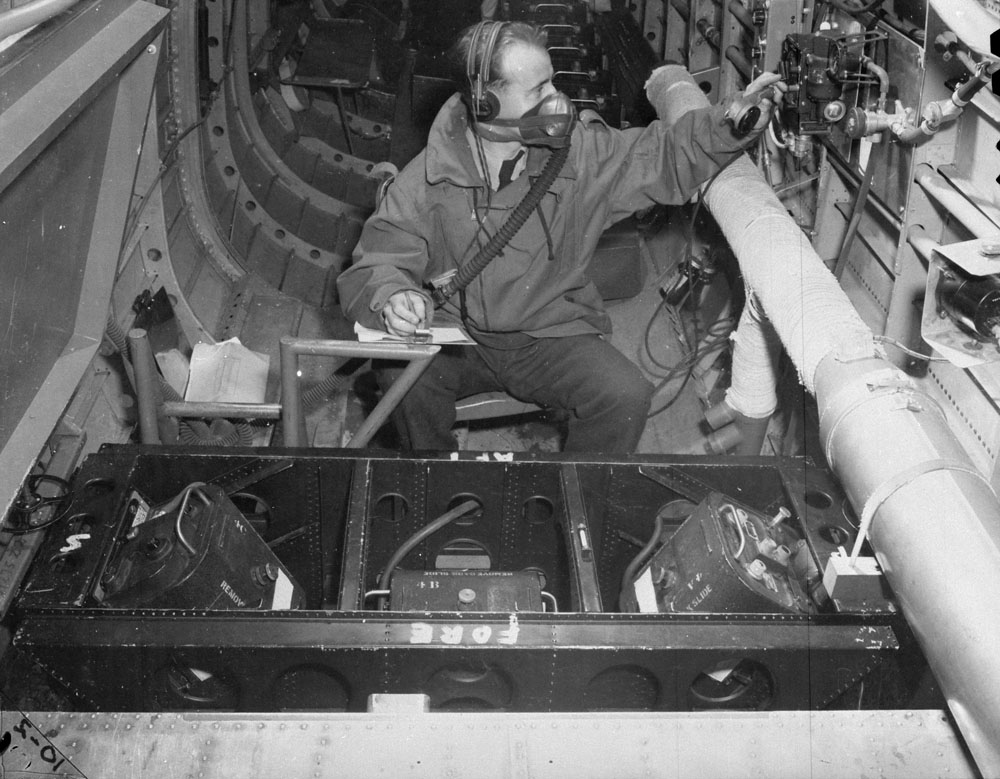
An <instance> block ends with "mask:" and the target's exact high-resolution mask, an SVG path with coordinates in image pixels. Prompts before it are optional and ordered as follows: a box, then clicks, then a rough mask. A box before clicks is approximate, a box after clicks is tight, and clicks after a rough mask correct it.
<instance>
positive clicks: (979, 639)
mask: <svg viewBox="0 0 1000 779" xmlns="http://www.w3.org/2000/svg"><path fill="white" fill-rule="evenodd" d="M646 91H647V95H648V97H649V99H650V102H651V103H652V105H653V106H654V108H656V110H657V113H658V115H659V116H660V117H661V119H662V120H663V121H665V122H667V123H673V122H674V121H676V120H677V118H678V117H679V116H681V115H682V114H683V113H685V112H686V111H688V110H691V109H692V108H696V107H700V106H705V105H707V104H708V102H707V100H706V98H705V97H704V95H703V94H702V93H701V91H700V90H699V89H698V87H697V86H696V85H695V83H694V81H693V79H692V78H691V76H690V74H689V73H688V72H687V71H686V70H684V69H683V68H682V67H679V66H671V65H668V66H665V67H662V68H659V69H657V70H656V71H655V72H654V73H653V75H652V76H651V77H650V80H649V81H648V82H647V85H646ZM705 203H706V205H707V206H708V208H709V210H710V211H711V212H712V214H713V216H714V217H715V219H716V221H717V222H718V224H719V226H720V227H721V229H722V231H723V233H724V234H725V236H726V239H727V240H728V241H729V243H730V245H731V247H732V249H733V251H734V252H735V254H736V257H737V259H738V260H739V264H740V268H741V270H742V272H743V276H744V279H745V281H746V283H747V284H748V285H749V287H750V288H751V289H752V290H753V293H754V294H755V295H756V296H757V297H758V298H759V300H760V303H761V305H762V307H763V309H764V313H765V314H766V315H767V317H768V318H769V319H770V321H771V323H772V324H773V325H774V329H775V331H776V332H777V334H778V336H779V337H780V339H781V342H782V344H783V345H784V347H785V350H786V351H787V353H788V355H789V357H790V358H791V360H792V361H793V363H794V364H795V366H796V368H797V369H798V372H799V376H800V378H801V380H802V383H803V384H804V385H805V387H806V388H807V389H808V390H809V391H810V392H813V393H814V394H815V395H816V400H817V404H818V406H819V411H820V432H821V435H822V438H823V443H824V448H825V453H826V456H827V458H828V461H829V463H830V465H831V467H832V468H833V470H834V471H835V472H836V473H837V475H838V476H839V478H840V480H841V482H842V484H843V486H844V489H845V491H846V492H847V494H848V496H849V498H850V500H851V503H852V505H853V506H854V507H855V508H856V509H857V510H858V512H859V515H860V516H861V519H862V522H863V523H864V522H870V535H869V539H870V541H871V544H872V547H873V548H874V549H875V552H876V556H877V557H878V560H879V563H880V564H881V566H882V570H883V571H884V573H885V575H886V577H887V579H888V580H889V582H890V584H891V585H892V587H893V590H894V591H895V593H896V596H897V598H898V600H899V602H900V604H901V605H902V608H903V611H904V613H905V615H906V618H907V621H908V622H909V624H910V625H911V626H912V628H913V630H914V632H915V634H916V636H917V638H918V640H919V641H920V644H921V647H922V648H923V650H924V653H925V655H926V656H927V659H928V662H929V663H930V665H931V668H932V669H933V670H934V673H935V675H936V677H937V680H938V681H939V683H940V684H941V688H942V690H943V692H944V694H945V696H946V697H947V700H948V704H949V707H950V709H951V712H952V714H953V715H954V717H955V719H956V721H957V723H958V725H959V727H960V729H961V731H962V733H963V735H964V736H965V739H966V742H967V744H968V746H969V748H970V750H971V752H972V754H973V756H974V758H975V759H976V761H977V763H978V766H979V768H980V770H981V771H982V772H983V775H984V776H1000V655H998V654H997V653H996V649H995V648H996V647H997V646H1000V619H998V618H997V609H996V604H997V603H1000V503H998V501H997V497H996V494H995V493H994V491H993V489H992V488H991V486H990V484H989V483H988V482H987V481H986V480H985V479H984V478H983V477H982V475H981V474H979V473H978V471H977V470H976V468H975V467H974V465H973V464H972V462H971V460H970V458H969V456H968V454H967V453H966V452H965V450H964V449H963V448H962V447H961V445H960V444H959V442H958V441H957V439H956V438H955V436H954V435H953V434H952V433H951V430H950V429H949V424H948V420H947V419H946V417H945V415H944V413H943V411H942V410H941V409H940V407H939V406H938V405H937V403H936V402H935V401H934V400H933V399H931V398H930V397H929V396H927V395H926V394H924V393H922V392H921V391H920V390H919V388H918V387H917V386H916V383H915V382H914V381H913V380H912V379H911V378H910V377H909V376H907V375H906V374H905V373H903V372H902V371H900V370H899V369H898V368H896V367H895V366H894V365H893V364H892V363H890V362H889V361H887V360H885V359H883V358H881V357H880V356H878V355H877V353H876V349H875V345H874V339H873V336H872V333H871V331H870V330H869V328H868V327H867V326H866V325H865V324H864V322H863V321H862V320H861V318H860V316H859V315H858V314H857V313H856V311H855V310H854V308H853V307H852V306H851V304H850V301H849V300H848V298H847V296H846V294H845V293H844V292H843V290H842V289H841V288H840V287H839V286H838V285H837V283H836V281H835V279H834V277H833V275H832V274H831V273H830V272H829V270H828V269H827V268H826V266H825V265H824V264H823V262H822V260H821V259H820V258H819V256H818V255H817V254H816V252H815V250H814V249H813V247H812V245H811V244H810V243H809V241H808V240H806V238H805V236H804V235H803V234H802V231H801V230H800V229H799V228H798V226H797V225H796V224H795V223H794V221H793V220H792V219H791V218H790V217H789V216H788V215H787V213H786V212H785V209H784V208H783V207H782V205H781V203H780V202H779V201H778V199H777V197H776V196H775V195H774V193H773V192H772V191H771V188H770V187H769V186H768V185H767V183H766V182H765V181H764V179H763V177H762V176H761V175H760V174H759V173H758V171H757V169H756V168H755V167H754V166H753V165H752V164H751V163H750V161H749V160H747V159H746V158H743V159H739V160H737V161H736V162H734V163H733V164H731V165H730V166H729V167H728V168H726V169H725V170H724V171H723V172H722V173H721V174H720V175H719V176H718V178H717V179H716V180H715V182H714V183H713V184H712V186H711V187H710V188H709V190H708V192H707V193H705ZM760 358H761V359H764V355H760Z"/></svg>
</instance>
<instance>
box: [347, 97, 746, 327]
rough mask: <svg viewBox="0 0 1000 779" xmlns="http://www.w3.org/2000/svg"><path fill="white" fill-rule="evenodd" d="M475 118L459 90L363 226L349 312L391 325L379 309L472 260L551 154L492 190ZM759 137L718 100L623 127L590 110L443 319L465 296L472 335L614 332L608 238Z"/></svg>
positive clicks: (454, 315) (689, 192) (456, 316)
mask: <svg viewBox="0 0 1000 779" xmlns="http://www.w3.org/2000/svg"><path fill="white" fill-rule="evenodd" d="M467 126H468V115H467V112H466V109H465V107H464V104H463V103H462V102H461V99H460V96H459V95H457V94H456V95H453V96H452V97H451V98H450V99H449V100H448V101H447V102H446V103H445V105H444V106H443V107H442V108H441V110H440V112H439V113H438V115H437V117H436V118H435V120H434V122H433V125H432V126H431V130H430V133H429V137H428V143H427V146H426V148H425V149H424V150H423V151H422V152H421V153H420V154H418V155H417V156H416V157H415V158H414V159H413V160H412V161H411V162H410V163H409V164H408V165H407V166H406V167H405V168H404V169H403V170H402V171H400V173H399V174H398V175H397V176H396V178H395V180H394V181H393V182H392V184H391V185H390V186H389V187H388V188H387V191H386V193H385V196H384V198H383V199H382V202H381V203H380V204H379V206H378V208H377V209H376V211H375V213H374V214H373V215H372V216H371V217H370V218H369V219H368V220H367V222H366V223H365V226H364V228H363V230H362V233H361V237H360V240H359V241H358V244H357V247H356V248H355V250H354V256H353V264H352V265H351V266H350V267H349V268H347V269H346V270H344V271H343V272H342V273H341V274H340V276H339V277H338V278H337V287H338V292H339V295H340V303H341V307H342V308H343V311H344V313H345V314H346V315H347V316H348V317H349V318H350V319H352V320H354V321H357V322H360V323H361V324H362V325H365V326H367V327H372V328H377V329H382V328H383V327H384V325H383V323H382V320H381V311H382V308H383V307H384V306H385V304H386V301H387V300H388V299H389V297H390V296H392V295H393V294H394V293H396V292H399V291H401V290H408V289H410V290H418V291H420V292H422V293H423V294H424V295H428V287H427V284H428V282H429V281H430V280H431V279H433V278H435V277H437V276H439V275H441V274H443V273H445V272H446V271H448V270H451V269H455V268H457V267H459V266H461V265H462V264H463V263H465V262H468V261H469V260H470V259H471V258H472V257H473V256H474V255H475V254H476V252H477V251H478V250H479V248H480V247H481V246H482V245H484V244H485V243H486V242H487V241H488V240H489V238H490V236H491V235H493V234H494V233H495V232H496V231H497V230H498V229H499V228H500V226H501V225H502V224H503V223H504V221H505V219H506V218H507V217H508V216H509V214H510V212H511V211H512V210H513V209H514V208H515V207H516V206H517V204H518V203H520V202H521V200H522V199H523V198H524V197H525V195H526V194H527V192H528V190H529V188H530V182H531V181H533V180H534V179H535V178H536V177H537V176H538V175H539V173H540V172H541V170H542V168H543V167H544V165H545V162H546V160H547V159H548V157H549V155H550V154H552V151H551V150H550V149H548V148H545V147H537V146H536V147H530V148H529V151H528V157H527V162H526V167H525V170H524V173H523V174H522V175H521V176H520V177H519V178H518V179H517V180H516V181H514V182H512V183H511V184H509V185H508V186H506V187H504V188H503V189H501V190H500V191H499V192H489V190H488V187H487V185H486V183H485V182H484V181H483V179H482V177H481V176H480V174H479V172H478V169H477V167H476V164H475V161H474V159H473V154H474V153H475V151H474V149H473V148H472V147H471V146H470V144H469V141H468V140H467V135H466V128H467ZM750 143H752V139H742V140H741V139H738V138H737V137H736V136H735V135H734V134H733V132H732V130H731V126H730V125H729V123H728V122H726V121H725V119H724V118H723V107H721V106H711V107H706V108H703V109H696V110H693V111H689V112H687V113H686V114H684V115H683V116H681V118H680V119H679V120H678V121H677V122H676V124H674V125H672V126H671V127H667V126H665V125H664V124H663V123H661V122H660V121H654V122H652V123H651V124H649V125H648V126H646V127H636V128H628V129H624V130H619V129H615V128H611V127H608V126H607V125H605V124H604V123H603V121H601V120H600V119H599V117H598V116H597V114H595V113H593V112H589V111H585V112H584V113H583V114H582V115H581V119H580V121H578V122H577V123H576V125H575V126H574V128H573V131H572V137H571V145H570V153H569V158H568V159H567V161H566V163H565V165H564V166H563V168H562V170H561V171H560V173H559V175H558V176H557V177H556V180H555V181H554V182H553V184H552V185H551V186H550V187H549V189H548V191H547V192H546V193H545V194H544V195H543V197H542V200H541V202H540V203H539V205H538V207H537V208H536V209H535V210H534V212H532V213H531V214H530V216H529V217H528V220H527V221H526V223H525V224H524V225H523V226H522V227H521V229H520V230H519V231H518V232H517V234H516V235H514V237H513V238H512V239H511V241H510V242H509V243H508V244H507V245H506V246H505V247H504V248H503V250H502V252H501V254H500V255H499V256H497V257H496V258H494V259H493V261H492V262H491V263H490V264H489V265H488V266H487V267H486V269H485V270H484V271H483V272H482V273H480V274H479V276H478V277H476V278H475V279H474V280H473V281H472V282H471V283H470V284H469V286H468V287H467V288H466V291H465V293H464V296H461V295H455V296H453V297H452V298H451V299H450V300H449V301H448V303H446V304H445V305H444V307H443V308H441V309H440V310H439V311H437V312H435V319H434V321H435V323H439V322H441V321H442V320H445V321H448V322H456V321H460V320H461V319H462V317H461V315H460V314H461V311H460V305H461V304H462V303H463V302H464V307H465V315H466V317H467V319H466V320H465V321H466V323H467V324H469V325H471V327H472V328H473V333H474V331H475V330H479V331H484V332H487V333H491V332H493V333H513V332H520V333H526V334H528V335H531V336H534V337H538V338H544V337H558V336H568V335H579V334H583V333H608V332H610V330H611V322H610V319H609V317H608V315H607V314H606V313H605V311H604V305H603V301H602V300H601V297H600V295H599V294H598V292H597V289H596V287H595V286H594V284H593V282H591V281H590V279H589V278H588V276H587V266H588V263H589V261H590V260H591V258H592V256H593V254H594V251H595V249H596V247H597V242H598V239H599V238H600V237H601V233H603V232H604V230H605V229H606V228H608V227H610V226H611V225H612V224H614V223H615V222H618V221H620V220H621V219H623V218H625V217H626V216H629V215H631V214H633V213H635V212H637V211H639V210H641V209H643V208H646V207H648V206H650V205H653V204H655V203H662V204H668V205H669V204H682V203H685V202H687V201H688V200H689V199H690V198H691V197H692V196H693V195H694V194H695V192H696V191H697V188H698V187H699V186H700V185H701V184H703V183H704V182H705V181H706V180H707V179H708V178H709V177H710V176H712V175H713V174H714V173H715V172H716V171H718V170H719V169H720V168H721V166H722V165H724V164H725V163H726V162H728V161H729V160H731V159H732V158H733V156H735V154H737V153H739V152H740V151H741V150H742V147H745V146H747V145H749V144H750ZM477 215H478V217H477ZM463 297H464V301H463ZM428 300H430V298H429V297H428Z"/></svg>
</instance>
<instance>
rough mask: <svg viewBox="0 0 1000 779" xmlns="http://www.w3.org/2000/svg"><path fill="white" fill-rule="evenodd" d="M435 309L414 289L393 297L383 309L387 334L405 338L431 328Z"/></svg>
mask: <svg viewBox="0 0 1000 779" xmlns="http://www.w3.org/2000/svg"><path fill="white" fill-rule="evenodd" d="M433 316H434V308H433V306H431V304H430V302H429V301H428V300H427V298H426V297H424V296H423V295H421V294H420V293H419V292H416V291H414V290H412V289H404V290H403V291H402V292H397V293H395V294H394V295H392V296H391V297H390V298H389V300H388V301H386V304H385V306H383V308H382V321H383V322H384V323H385V329H386V332H388V333H390V334H392V335H396V336H399V337H401V338H405V337H406V336H408V335H413V334H414V333H416V331H417V330H418V329H419V330H426V329H427V328H429V327H430V326H431V318H432V317H433Z"/></svg>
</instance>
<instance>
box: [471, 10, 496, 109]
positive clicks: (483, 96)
mask: <svg viewBox="0 0 1000 779" xmlns="http://www.w3.org/2000/svg"><path fill="white" fill-rule="evenodd" d="M504 24H505V22H494V21H485V22H479V23H478V24H477V25H476V29H475V31H474V32H473V33H472V40H471V41H470V42H469V55H468V57H467V58H466V61H465V75H466V78H467V79H468V80H469V92H470V96H471V98H472V112H473V114H475V116H476V117H477V118H482V117H484V116H485V117H487V118H488V119H490V118H493V115H494V114H495V113H496V111H497V110H499V102H498V101H496V99H495V97H494V100H493V101H492V102H491V101H490V99H489V98H490V97H491V96H492V93H488V92H487V90H486V85H487V84H489V83H490V80H491V77H492V68H491V67H490V65H491V62H492V60H493V50H494V49H495V48H496V44H497V39H498V38H499V37H500V32H501V31H502V30H503V26H504ZM483 38H485V40H486V43H485V45H484V46H483V55H482V57H480V58H479V67H476V59H477V58H476V50H477V49H478V48H479V42H480V40H482V39H483ZM493 102H495V103H497V105H495V106H494V105H493V104H492V103H493Z"/></svg>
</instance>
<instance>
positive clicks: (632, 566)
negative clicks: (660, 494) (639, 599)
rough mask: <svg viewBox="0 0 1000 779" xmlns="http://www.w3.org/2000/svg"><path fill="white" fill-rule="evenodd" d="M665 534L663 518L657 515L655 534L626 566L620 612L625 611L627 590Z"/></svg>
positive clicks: (654, 522)
mask: <svg viewBox="0 0 1000 779" xmlns="http://www.w3.org/2000/svg"><path fill="white" fill-rule="evenodd" d="M662 532H663V517H661V516H660V515H659V514H657V515H656V519H654V520H653V534H652V535H651V536H650V537H649V540H648V541H646V545H645V546H643V547H642V549H640V550H639V552H638V553H637V554H636V556H635V557H633V558H632V559H631V560H630V561H629V564H628V565H626V566H625V571H624V572H623V573H622V581H621V585H620V586H619V588H618V610H619V611H625V610H626V609H625V589H626V588H627V587H628V586H629V584H631V582H632V580H633V579H635V575H636V572H637V571H638V570H639V568H640V566H641V565H642V564H643V563H644V562H646V558H647V557H649V555H650V554H652V552H653V549H655V548H656V544H657V543H658V542H659V540H660V534H661V533H662Z"/></svg>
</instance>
